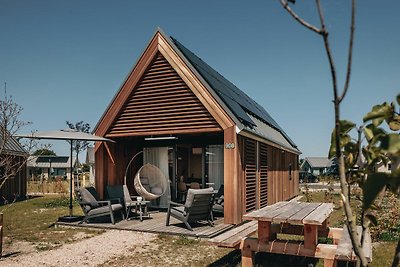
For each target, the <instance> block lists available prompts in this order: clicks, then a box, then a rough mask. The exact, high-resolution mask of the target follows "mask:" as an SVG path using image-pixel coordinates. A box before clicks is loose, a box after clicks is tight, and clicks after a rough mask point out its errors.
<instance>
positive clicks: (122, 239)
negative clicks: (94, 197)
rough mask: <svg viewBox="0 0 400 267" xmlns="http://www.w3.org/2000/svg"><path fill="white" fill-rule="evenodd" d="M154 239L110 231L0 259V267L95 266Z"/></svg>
mask: <svg viewBox="0 0 400 267" xmlns="http://www.w3.org/2000/svg"><path fill="white" fill-rule="evenodd" d="M155 238H156V235H154V234H148V233H140V232H131V231H116V230H111V231H107V232H105V233H103V234H101V235H98V236H95V237H92V238H88V239H84V240H82V241H79V242H76V243H73V244H66V245H63V246H62V247H60V248H57V249H53V250H49V251H41V252H31V253H27V254H25V253H21V254H16V255H14V256H10V257H5V258H1V259H0V266H2V267H8V266H10V267H11V266H13V267H14V266H22V267H23V266H29V267H31V266H97V265H99V264H102V263H104V262H106V261H108V260H110V259H112V258H115V257H118V256H122V255H126V253H128V252H129V251H130V249H131V248H132V247H134V246H135V244H140V245H141V246H143V245H144V244H148V243H150V242H151V241H152V240H154V239H155Z"/></svg>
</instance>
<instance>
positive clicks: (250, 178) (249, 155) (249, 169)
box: [244, 138, 257, 212]
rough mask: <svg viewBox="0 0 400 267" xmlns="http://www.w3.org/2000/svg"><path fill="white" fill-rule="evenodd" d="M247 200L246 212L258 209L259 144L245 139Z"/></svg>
mask: <svg viewBox="0 0 400 267" xmlns="http://www.w3.org/2000/svg"><path fill="white" fill-rule="evenodd" d="M244 164H245V166H244V167H245V200H246V206H245V208H246V212H248V211H251V210H254V209H256V204H257V142H256V141H255V140H252V139H248V138H245V144H244Z"/></svg>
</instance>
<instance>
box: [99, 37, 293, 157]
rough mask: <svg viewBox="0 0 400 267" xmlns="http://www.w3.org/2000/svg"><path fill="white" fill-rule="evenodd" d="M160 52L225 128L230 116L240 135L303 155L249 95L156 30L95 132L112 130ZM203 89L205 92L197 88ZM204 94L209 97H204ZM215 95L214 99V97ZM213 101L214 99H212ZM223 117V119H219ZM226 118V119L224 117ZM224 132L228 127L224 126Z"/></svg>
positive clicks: (101, 133) (100, 132) (176, 42)
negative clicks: (156, 54)
mask: <svg viewBox="0 0 400 267" xmlns="http://www.w3.org/2000/svg"><path fill="white" fill-rule="evenodd" d="M155 50H158V51H160V52H161V53H162V54H163V55H164V56H165V57H166V58H167V60H168V61H169V62H170V64H171V65H173V66H174V69H175V70H176V71H177V72H178V73H179V74H180V75H181V78H182V79H184V80H185V81H189V84H188V85H189V87H190V88H191V89H192V90H194V92H195V94H196V95H197V96H198V97H199V98H200V100H201V101H202V103H203V104H204V105H205V106H206V108H207V109H208V111H209V112H210V113H211V114H213V116H216V117H214V118H215V119H216V120H217V121H218V122H219V123H222V124H221V126H222V125H225V127H226V125H229V123H230V122H229V121H227V119H226V118H227V117H226V116H228V117H230V120H233V121H234V122H235V124H236V126H237V127H238V130H239V131H237V132H239V134H240V133H241V132H243V134H245V135H248V133H250V135H251V136H254V135H256V136H258V137H261V138H262V139H265V140H267V141H271V142H272V143H275V144H278V145H280V146H281V147H284V148H286V149H289V150H291V151H293V152H295V153H300V151H299V150H298V148H297V146H296V144H295V143H294V142H293V141H292V140H291V139H290V138H289V137H288V135H287V134H286V133H285V132H284V131H283V129H282V128H281V127H280V126H279V125H278V123H277V122H276V121H275V120H274V119H273V118H272V117H271V116H270V115H269V114H268V112H267V111H266V110H265V109H264V108H263V107H262V106H260V105H259V104H258V103H257V102H255V101H254V100H253V99H251V98H250V97H249V96H248V95H247V94H245V93H244V92H243V91H241V90H240V89H239V88H237V87H236V86H235V85H234V84H233V83H231V82H230V81H228V80H227V79H225V78H224V77H223V76H222V75H221V74H219V73H218V72H217V71H215V70H214V69H213V68H211V67H210V66H209V65H208V64H207V63H205V62H204V61H202V60H201V59H200V58H199V57H197V56H196V55H195V54H194V53H193V52H191V51H190V50H189V49H187V48H186V47H185V46H183V45H182V44H181V43H179V42H178V41H177V40H176V39H175V38H173V37H168V36H167V35H165V34H164V33H163V32H162V31H161V30H160V29H158V30H157V31H156V33H155V34H154V36H153V38H152V40H151V41H150V43H149V45H148V46H147V48H146V49H145V51H144V52H143V54H142V55H141V57H140V58H139V60H138V62H137V63H136V64H135V66H134V68H133V69H132V70H131V72H130V73H129V75H128V77H127V78H126V80H125V81H124V83H123V84H122V86H121V88H120V90H119V91H118V92H117V94H116V95H115V96H114V98H113V100H112V102H111V103H110V105H109V106H108V108H107V110H106V111H105V113H104V114H103V116H102V118H101V119H100V121H99V123H98V124H97V125H96V127H95V130H94V132H96V133H98V134H99V135H101V136H102V135H105V134H106V131H107V129H109V128H110V127H111V121H112V120H113V119H115V117H116V116H117V114H118V112H119V110H120V109H121V108H122V106H123V103H125V101H126V100H127V97H128V96H129V90H132V88H134V85H135V84H136V83H137V82H138V81H139V80H140V77H138V75H142V73H143V71H142V70H141V69H144V68H146V67H147V66H148V64H149V62H150V60H149V58H150V57H151V56H152V55H154V54H155ZM197 86H199V87H201V90H199V89H197ZM203 94H205V95H204V96H203ZM210 95H211V97H210ZM212 98H213V99H214V100H212ZM214 109H218V110H221V111H222V112H223V115H222V116H220V115H218V112H217V115H215V114H216V112H215V110H214ZM218 116H220V117H218ZM224 116H225V117H224ZM222 128H223V129H224V127H222Z"/></svg>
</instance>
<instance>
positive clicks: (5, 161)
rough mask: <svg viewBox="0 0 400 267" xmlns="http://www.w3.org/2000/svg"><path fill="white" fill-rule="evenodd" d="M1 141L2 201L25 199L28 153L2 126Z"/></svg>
mask: <svg viewBox="0 0 400 267" xmlns="http://www.w3.org/2000/svg"><path fill="white" fill-rule="evenodd" d="M4 140H5V142H4ZM0 143H1V148H0V150H1V151H0V152H1V153H0V184H1V186H0V203H5V202H7V201H8V202H9V201H13V200H14V199H24V198H25V197H26V192H27V181H26V160H27V157H28V153H27V152H26V151H25V149H24V148H23V147H22V145H21V144H20V143H19V142H18V141H17V140H16V139H15V138H14V137H12V136H11V135H9V134H8V133H4V132H3V130H2V129H1V127H0Z"/></svg>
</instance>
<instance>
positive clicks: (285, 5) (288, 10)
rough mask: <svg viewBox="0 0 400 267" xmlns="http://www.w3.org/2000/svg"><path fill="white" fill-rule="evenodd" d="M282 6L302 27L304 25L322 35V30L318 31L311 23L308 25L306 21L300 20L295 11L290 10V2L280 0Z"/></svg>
mask: <svg viewBox="0 0 400 267" xmlns="http://www.w3.org/2000/svg"><path fill="white" fill-rule="evenodd" d="M280 2H281V5H282V6H283V8H284V9H286V11H287V12H288V13H289V14H290V15H291V16H292V17H293V18H294V19H295V20H296V21H298V22H299V23H300V24H301V25H303V26H304V27H306V28H308V29H310V30H312V31H313V32H316V33H318V34H322V31H321V29H318V28H317V27H315V26H314V25H312V24H311V23H308V22H307V21H305V20H304V19H302V18H300V17H299V15H297V14H296V13H295V12H294V11H293V9H291V8H290V6H289V4H288V2H286V1H285V0H280Z"/></svg>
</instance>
